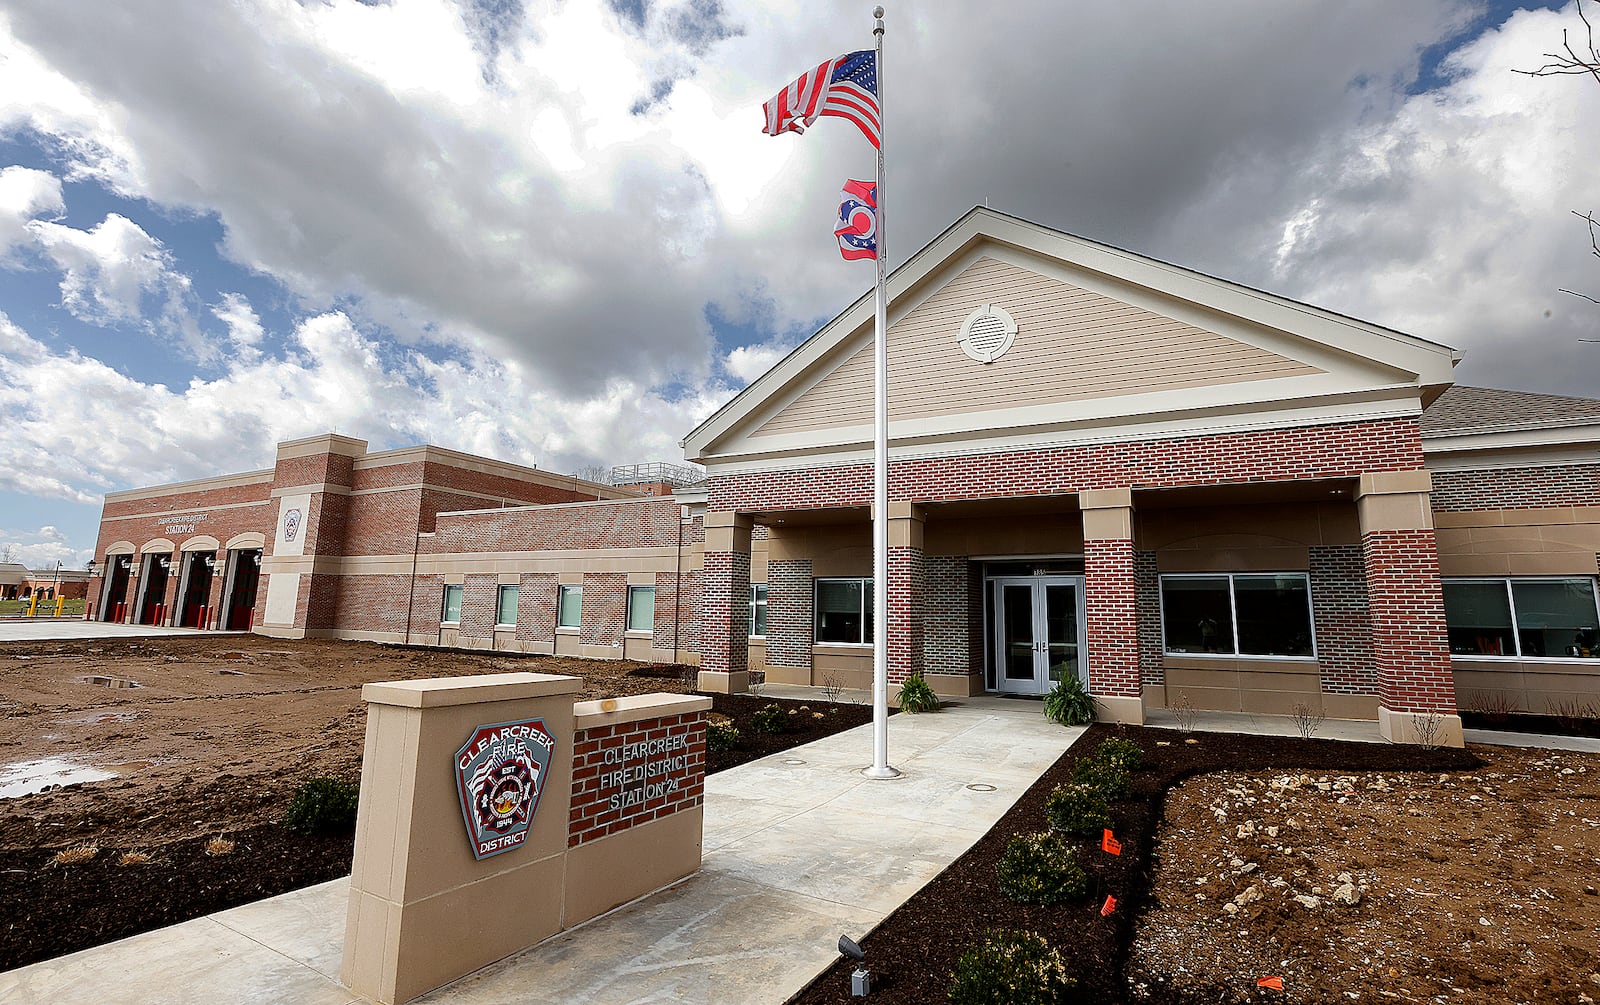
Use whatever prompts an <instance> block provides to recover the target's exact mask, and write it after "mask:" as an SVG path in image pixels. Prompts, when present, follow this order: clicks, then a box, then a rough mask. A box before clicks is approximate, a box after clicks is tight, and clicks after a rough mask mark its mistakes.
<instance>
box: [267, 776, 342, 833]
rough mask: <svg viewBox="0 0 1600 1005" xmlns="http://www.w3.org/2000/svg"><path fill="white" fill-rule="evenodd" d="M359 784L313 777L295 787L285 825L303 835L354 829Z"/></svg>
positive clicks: (337, 779)
mask: <svg viewBox="0 0 1600 1005" xmlns="http://www.w3.org/2000/svg"><path fill="white" fill-rule="evenodd" d="M360 794H361V788H360V786H358V785H356V783H354V782H347V781H345V780H344V779H342V778H313V779H311V780H310V781H309V782H306V783H305V784H304V785H302V786H300V787H299V788H298V789H295V790H294V798H293V799H291V800H289V810H288V812H287V813H285V814H284V817H283V825H284V826H285V827H287V828H289V829H290V830H292V831H299V832H300V833H301V834H337V833H342V832H344V831H350V830H354V829H355V826H356V799H357V797H358V796H359V795H360Z"/></svg>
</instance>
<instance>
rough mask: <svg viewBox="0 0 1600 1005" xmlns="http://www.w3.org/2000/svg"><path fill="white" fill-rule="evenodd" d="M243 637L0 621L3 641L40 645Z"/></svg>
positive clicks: (72, 621) (56, 621)
mask: <svg viewBox="0 0 1600 1005" xmlns="http://www.w3.org/2000/svg"><path fill="white" fill-rule="evenodd" d="M230 634H231V635H242V634H244V633H243V632H207V631H201V630H200V629H198V628H161V627H159V626H156V625H117V624H112V623H110V622H107V621H84V620H82V619H81V618H39V619H37V620H35V619H32V618H0V642H40V641H44V640H47V639H129V638H141V637H146V636H151V635H230Z"/></svg>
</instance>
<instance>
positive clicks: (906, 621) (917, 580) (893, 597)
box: [874, 502, 926, 688]
mask: <svg viewBox="0 0 1600 1005" xmlns="http://www.w3.org/2000/svg"><path fill="white" fill-rule="evenodd" d="M925 516H926V514H925V513H924V512H923V509H922V507H920V506H914V505H912V504H911V503H905V502H892V503H890V504H889V582H888V584H887V585H886V589H887V590H888V591H889V592H888V593H887V594H886V599H887V600H888V602H889V603H888V611H889V647H888V653H887V656H888V660H889V674H888V676H889V686H890V687H891V688H896V687H898V686H900V685H901V684H904V683H905V681H906V678H907V677H910V676H911V675H912V674H919V673H922V669H923V656H922V634H923V633H922V609H923V600H924V598H923V589H924V585H925V575H924V569H923V549H922V524H923V520H924V518H925ZM874 588H876V584H874Z"/></svg>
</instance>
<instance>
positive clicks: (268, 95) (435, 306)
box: [0, 0, 1600, 565]
mask: <svg viewBox="0 0 1600 1005" xmlns="http://www.w3.org/2000/svg"><path fill="white" fill-rule="evenodd" d="M871 6H872V4H871V3H870V2H861V3H854V2H852V3H842V2H831V0H811V2H808V3H803V4H795V3H793V2H782V3H780V2H756V0H750V2H745V0H729V2H727V3H718V2H717V0H679V2H665V0H609V2H602V0H568V2H565V3H539V2H535V0H526V2H524V0H394V2H391V3H367V4H363V3H358V2H354V0H328V2H319V0H304V2H298V3H297V2H292V0H259V2H252V3H242V2H222V0H143V2H141V0H123V2H119V3H115V4H106V3H87V2H76V0H72V2H64V0H7V2H6V4H5V6H4V8H3V9H0V545H5V544H13V545H16V546H17V548H18V551H19V557H20V558H21V560H23V561H25V562H29V563H32V564H35V565H45V564H47V563H53V562H55V561H56V560H64V561H66V562H67V563H68V564H69V565H81V563H82V562H83V561H84V560H85V559H87V558H88V557H89V556H90V550H91V549H92V546H93V544H94V536H95V529H96V526H97V523H98V519H99V504H100V497H101V494H102V493H104V492H106V491H110V490H116V489H121V488H128V487H132V486H138V485H148V484H154V483H158V482H164V481H173V480H178V479H185V478H195V477H202V476H206V475H211V474H219V473H223V472H229V471H238V470H248V469H251V468H259V467H268V466H270V465H271V463H272V459H273V451H274V444H275V443H276V442H277V441H278V440H281V439H287V438H291V437H295V436H304V435H309V434H313V433H317V432H322V431H326V430H329V429H333V430H337V431H338V432H341V433H346V434H350V435H355V436H360V437H364V438H366V439H368V440H369V441H370V442H371V444H372V448H373V449H375V450H376V449H385V448H390V447H397V446H406V445H410V444H414V443H422V442H427V443H436V444H439V445H442V446H448V447H453V448H457V449H461V450H467V451H473V452H477V453H483V454H488V455H490V456H495V457H500V458H504V459H507V460H514V461H519V462H522V463H530V464H537V465H538V466H540V467H543V468H550V469H554V470H558V471H571V470H573V469H575V468H577V467H579V466H581V465H586V464H590V463H606V464H613V463H631V462H636V461H648V460H679V459H681V457H682V453H681V451H680V450H679V448H678V446H677V441H678V440H679V439H680V438H681V437H682V436H683V434H684V433H686V432H687V431H688V430H689V429H690V428H692V427H693V426H694V425H695V424H696V423H697V422H698V421H699V420H700V419H702V418H704V417H705V416H706V415H707V414H709V412H710V411H711V410H713V409H715V408H716V407H717V406H718V405H720V404H721V403H722V402H724V401H726V400H727V399H728V398H729V397H731V396H732V395H733V394H734V393H735V392H736V391H737V390H738V389H739V388H741V387H743V386H744V385H745V384H746V383H747V382H748V381H750V380H751V379H753V378H754V377H755V376H757V375H758V374H759V373H761V372H762V371H763V370H765V369H766V368H767V366H769V365H770V364H771V363H772V362H773V361H775V360H776V359H777V358H778V357H779V356H780V355H781V354H782V353H783V352H784V351H785V350H786V349H787V348H789V347H791V346H793V345H794V344H795V343H796V342H798V341H799V340H800V339H802V338H804V337H805V336H806V335H807V334H809V333H810V332H811V331H813V330H814V329H815V328H816V327H817V326H818V325H819V324H820V323H821V322H823V321H825V320H826V319H827V318H829V317H832V316H833V315H834V314H836V313H837V312H838V311H839V310H841V309H842V308H843V307H844V306H845V305H847V304H848V303H849V302H850V300H852V299H853V298H854V297H855V296H857V295H858V294H860V293H861V292H862V291H863V290H864V289H866V288H867V287H868V286H869V285H870V283H871V268H870V266H869V265H865V264H862V263H847V262H844V261H842V260H840V258H839V256H838V254H837V251H836V246H835V243H834V238H833V236H832V234H831V230H832V226H831V222H832V217H833V214H834V213H835V211H836V209H837V205H838V191H839V186H840V183H841V182H842V181H843V180H844V179H845V178H847V177H857V178H870V177H871V171H872V157H871V148H870V147H869V146H868V145H867V144H866V143H865V141H864V140H862V138H861V137H860V135H859V134H857V133H856V132H855V131H854V128H853V127H851V126H850V125H849V124H847V123H846V122H844V121H843V120H839V119H825V120H822V122H820V123H819V124H818V125H817V126H816V127H815V128H814V129H813V130H812V131H810V132H808V133H807V134H806V135H805V136H803V137H800V136H796V135H794V134H789V135H785V136H782V137H778V138H773V137H767V136H764V135H762V134H761V132H760V127H761V123H762V115H761V107H760V106H761V103H762V102H763V101H764V100H766V99H767V98H769V97H771V96H772V95H773V94H774V93H775V92H776V91H777V90H778V89H779V88H780V87H781V86H783V85H784V84H786V83H787V82H788V81H789V80H790V79H792V78H793V77H795V76H797V75H798V74H799V73H800V72H801V71H802V70H804V69H806V68H808V67H810V66H813V65H815V64H816V63H817V62H819V61H821V60H822V59H824V58H827V57H829V56H831V55H834V54H837V53H839V52H845V51H849V50H851V49H856V48H866V47H869V46H870V45H871V43H872V36H871V34H870V29H871V18H870V13H869V12H870V9H871ZM885 6H886V7H888V8H889V17H888V23H889V33H888V36H887V41H886V47H887V54H886V57H885V67H884V76H885V87H886V95H887V101H888V110H887V115H886V128H887V131H888V143H889V146H888V148H887V149H888V158H889V182H890V185H891V186H892V187H891V188H890V189H889V198H890V200H891V201H890V203H889V205H890V209H891V215H890V221H891V223H890V227H891V228H892V229H891V230H890V231H889V234H888V237H889V240H890V241H891V242H892V244H891V246H890V258H891V260H892V261H900V260H903V259H904V258H905V257H906V256H907V255H908V254H909V253H910V252H911V251H914V250H915V249H916V248H918V247H920V246H921V245H923V244H924V243H926V242H927V241H928V240H930V239H931V238H932V237H934V236H935V235H937V234H938V233H939V232H940V231H941V230H943V229H944V228H945V227H946V226H948V225H949V224H950V223H951V222H952V221H953V220H954V219H955V218H957V217H958V216H959V215H961V214H962V213H963V212H965V211H966V210H967V209H969V208H971V207H972V206H973V205H975V204H981V203H983V202H984V201H985V200H987V201H988V202H989V204H990V205H991V206H993V207H994V208H996V209H1000V210H1004V211H1006V212H1009V213H1014V214H1017V215H1019V216H1023V217H1026V218H1028V219H1031V220H1035V221H1037V222H1039V223H1042V224H1045V225H1047V226H1050V227H1056V228H1060V229H1063V230H1067V231H1070V232H1073V233H1076V234H1079V235H1082V236H1084V237H1088V238H1091V239H1094V240H1098V241H1104V242H1107V243H1110V244H1115V245H1118V246H1121V247H1125V248H1129V249H1132V250H1134V251H1138V252H1141V253H1144V254H1148V255H1152V256H1155V257H1157V258H1162V259H1165V260H1168V261H1173V262H1176V263H1179V264H1182V265H1186V266H1189V267H1192V268H1196V269H1200V270H1202V271H1205V272H1209V273H1212V274H1215V275H1218V276H1222V277H1224V278H1227V279H1232V280H1237V281H1240V282H1244V283H1247V284H1250V285H1253V286H1258V287H1261V288H1264V289H1267V290H1271V291H1273V292H1277V293H1282V294H1285V295H1288V296H1291V297H1295V298H1298V299H1302V300H1306V301H1309V302H1311V303H1315V304H1318V305H1320V306H1324V307H1328V308H1332V309H1334V310H1338V311H1342V312H1345V313H1348V314H1353V315H1356V316H1358V317H1362V318H1365V319H1368V320H1371V321H1375V322H1378V323H1380V324H1384V325H1389V326H1391V327H1395V328H1399V329H1401V330H1404V331H1408V332H1411V333H1413V334H1416V335H1420V336H1423V337H1426V338H1430V339H1435V340H1438V341H1441V342H1445V343H1448V344H1450V345H1454V346H1456V347H1458V348H1460V349H1462V350H1463V351H1464V352H1465V353H1466V361H1465V363H1463V364H1462V366H1461V367H1460V368H1459V369H1458V370H1457V378H1458V380H1460V381H1461V382H1463V383H1477V384H1487V385H1491V386H1497V387H1508V388H1519V389H1527V390H1536V391H1550V392H1564V393H1570V394H1579V395H1590V396H1600V345H1585V344H1581V343H1579V342H1578V339H1579V338H1582V337H1590V338H1592V337H1597V336H1596V332H1597V331H1600V307H1596V306H1594V305H1592V304H1588V303H1586V302H1584V301H1582V300H1580V299H1578V298H1576V297H1573V296H1569V295H1565V294H1562V293H1559V292H1558V289H1559V288H1561V287H1566V288H1569V289H1577V290H1583V291H1587V292H1590V293H1593V294H1595V295H1596V296H1600V260H1596V259H1595V258H1593V257H1592V256H1589V255H1588V253H1587V252H1588V238H1587V235H1586V234H1585V233H1584V226H1583V224H1582V222H1581V221H1579V220H1577V219H1576V218H1575V217H1573V216H1572V215H1571V211H1572V210H1580V211H1588V210H1590V209H1597V210H1600V184H1597V181H1600V172H1597V169H1596V165H1600V129H1596V128H1595V123H1597V122H1600V85H1597V84H1596V83H1595V81H1593V80H1592V79H1591V80H1585V79H1583V78H1577V77H1565V78H1540V79H1535V78H1530V77H1526V76H1520V75H1518V74H1515V73H1513V72H1512V70H1513V69H1514V68H1519V67H1521V68H1526V67H1531V66H1536V65H1538V64H1539V63H1540V62H1541V61H1542V59H1541V53H1544V52H1547V51H1550V50H1552V49H1554V48H1555V47H1556V46H1557V45H1559V42H1560V36H1561V30H1562V28H1563V27H1569V28H1581V24H1580V22H1579V21H1578V18H1577V15H1576V13H1575V11H1574V8H1573V7H1572V6H1571V5H1570V4H1562V3H1559V2H1557V3H1549V4H1539V3H1531V2H1530V3H1523V4H1515V3H1509V2H1498V0H1497V2H1486V0H1477V2H1469V0H1406V2H1404V3H1396V2H1394V0H1338V2H1334V3H1329V2H1326V0H1323V2H1309V0H1306V2H1301V0H1206V2H1205V3H1194V2H1192V0H1188V2H1167V0H1155V2H1148V3H1141V4H1130V3H1125V2H1121V0H1102V2H1090V0H1074V2H1072V3H1061V2H1059V0H1048V2H1046V0H1039V2H1027V0H1021V2H1011V3H1007V4H989V3H981V4H980V3H972V2H970V0H917V2H915V3H914V4H913V3H910V2H904V3H895V2H893V0H889V2H886V3H885Z"/></svg>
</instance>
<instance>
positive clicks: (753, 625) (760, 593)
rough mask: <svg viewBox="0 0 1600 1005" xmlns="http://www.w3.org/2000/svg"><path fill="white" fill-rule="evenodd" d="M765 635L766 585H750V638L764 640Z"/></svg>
mask: <svg viewBox="0 0 1600 1005" xmlns="http://www.w3.org/2000/svg"><path fill="white" fill-rule="evenodd" d="M766 634H767V584H766V583H751V584H750V637H751V638H753V639H759V638H765V637H766Z"/></svg>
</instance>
